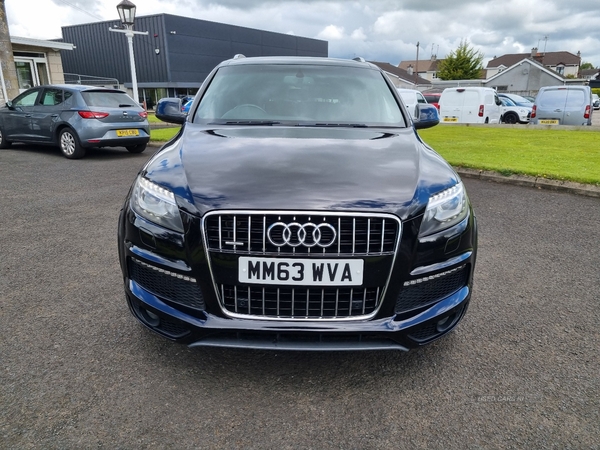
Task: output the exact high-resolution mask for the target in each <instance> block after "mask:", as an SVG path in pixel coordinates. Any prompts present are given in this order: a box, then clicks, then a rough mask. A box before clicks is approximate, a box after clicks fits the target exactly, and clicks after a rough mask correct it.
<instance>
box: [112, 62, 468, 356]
mask: <svg viewBox="0 0 600 450" xmlns="http://www.w3.org/2000/svg"><path fill="white" fill-rule="evenodd" d="M179 103H180V101H179V99H163V100H161V101H160V102H159V105H158V107H157V113H156V115H157V116H158V117H159V118H161V119H163V120H166V121H169V122H179V123H182V128H181V131H180V132H179V133H178V134H177V136H175V138H174V139H172V140H171V141H170V142H168V143H167V144H166V145H165V146H164V147H163V148H162V149H161V150H159V151H158V152H157V153H156V154H155V155H154V156H153V157H152V158H151V159H150V161H148V163H147V164H146V165H145V166H144V167H143V169H142V170H141V171H140V173H139V174H138V176H137V178H136V179H135V181H134V183H133V186H132V188H131V190H130V192H129V194H128V195H127V198H126V200H125V204H124V206H123V210H122V212H121V215H120V219H119V231H118V242H119V257H120V263H121V268H122V271H123V281H124V286H125V295H126V298H127V302H128V304H129V307H130V309H131V312H132V313H133V315H134V316H135V317H136V318H137V319H138V320H139V321H140V322H142V323H143V324H144V325H145V326H146V327H148V328H149V329H151V330H153V331H155V332H156V333H159V334H161V335H162V336H164V337H166V338H169V339H172V340H174V341H178V342H181V343H184V344H186V345H189V346H191V347H194V346H222V347H244V348H261V349H289V350H359V349H365V350H379V349H399V350H408V349H410V348H415V347H419V346H421V345H424V344H427V343H430V342H432V341H434V340H436V339H438V338H440V337H441V336H443V335H445V334H447V333H448V332H450V331H451V330H452V329H453V328H454V327H455V326H456V325H457V324H458V322H459V321H460V320H461V319H462V317H463V316H464V315H465V312H466V310H467V307H468V305H469V301H470V298H471V289H472V282H473V270H474V266H475V258H476V251H477V225H476V224H477V223H476V219H475V216H474V214H473V210H472V207H471V204H470V202H469V199H468V197H467V194H466V191H465V187H464V185H463V183H462V182H461V179H460V178H459V176H458V175H457V174H456V172H455V171H454V170H453V169H452V168H451V167H450V166H449V165H448V163H447V162H446V161H444V159H443V158H442V157H441V156H440V155H439V154H437V153H436V152H435V151H434V150H433V149H431V148H430V147H429V146H428V145H427V144H426V143H424V142H423V141H422V140H421V138H420V137H419V135H418V134H417V131H416V130H417V129H420V128H426V127H430V126H433V125H436V124H437V123H438V121H439V118H438V113H437V110H436V109H435V107H433V106H431V105H419V106H418V107H417V114H416V116H415V117H414V119H411V117H410V115H409V114H408V112H407V111H406V108H405V107H404V105H403V103H402V100H401V98H400V97H399V95H398V94H397V91H396V89H395V86H394V85H393V84H392V83H391V82H390V80H389V79H388V78H387V76H386V75H385V74H384V73H383V72H382V71H381V70H380V69H379V68H378V67H376V66H374V65H372V64H370V63H367V62H365V61H364V60H362V59H359V60H351V61H346V60H336V59H328V58H302V57H277V58H245V57H243V56H241V55H238V56H236V57H235V58H234V59H232V60H228V61H225V62H223V63H221V64H219V65H218V66H217V67H216V68H215V69H214V70H213V71H212V72H211V73H210V75H209V76H208V77H207V79H206V80H205V82H204V83H203V85H202V88H201V89H200V91H199V92H198V94H197V95H196V97H195V100H194V102H193V104H192V106H191V108H190V111H189V113H188V114H187V115H185V114H182V113H181V107H180V104H179Z"/></svg>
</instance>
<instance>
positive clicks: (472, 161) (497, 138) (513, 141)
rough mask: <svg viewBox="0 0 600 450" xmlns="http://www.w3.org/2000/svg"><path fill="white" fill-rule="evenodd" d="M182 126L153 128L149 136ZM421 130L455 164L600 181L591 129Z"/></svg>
mask: <svg viewBox="0 0 600 450" xmlns="http://www.w3.org/2000/svg"><path fill="white" fill-rule="evenodd" d="M178 130H179V128H161V129H153V130H152V132H151V140H152V141H159V142H160V141H168V140H169V139H170V138H171V137H173V136H174V135H175V134H176V133H177V131H178ZM419 134H420V135H421V137H422V138H423V140H424V141H425V142H427V144H429V145H430V146H431V147H433V148H434V149H435V150H436V151H437V152H438V153H440V154H441V155H442V156H443V157H444V158H445V159H446V160H447V161H448V162H449V163H450V164H452V165H453V166H455V167H465V168H470V169H481V170H492V171H495V172H498V173H501V174H503V175H511V174H521V175H531V176H535V177H545V178H549V179H555V180H568V181H576V182H579V183H587V184H597V185H600V133H598V132H593V131H591V130H590V131H587V130H561V129H558V128H554V129H546V128H533V127H526V126H523V127H514V128H509V127H465V126H455V125H438V126H436V127H433V128H429V129H427V130H421V131H419Z"/></svg>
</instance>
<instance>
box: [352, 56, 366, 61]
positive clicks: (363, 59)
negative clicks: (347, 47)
mask: <svg viewBox="0 0 600 450" xmlns="http://www.w3.org/2000/svg"><path fill="white" fill-rule="evenodd" d="M352 61H358V62H367V61H365V58H363V57H362V56H356V57H354V58H352Z"/></svg>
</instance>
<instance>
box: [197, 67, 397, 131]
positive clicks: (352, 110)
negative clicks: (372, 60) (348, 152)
mask: <svg viewBox="0 0 600 450" xmlns="http://www.w3.org/2000/svg"><path fill="white" fill-rule="evenodd" d="M193 121H194V122H196V123H218V124H237V123H257V124H293V125H300V126H301V125H320V126H346V125H349V126H359V127H363V126H393V127H398V126H405V122H404V119H403V116H402V112H401V110H400V107H399V105H398V103H397V101H396V98H395V97H394V95H393V93H392V91H391V90H390V88H389V86H388V84H387V83H386V82H385V80H384V78H383V75H382V74H381V73H380V72H379V71H376V70H372V69H363V68H355V67H347V66H333V65H293V64H289V65H287V64H280V65H278V64H257V65H239V66H226V67H222V68H220V69H219V71H218V72H217V73H216V75H215V77H214V79H213V80H212V81H211V83H210V85H209V87H208V88H207V90H206V92H205V93H204V95H203V97H202V100H201V101H200V105H199V106H198V109H197V111H196V113H195V116H194V119H193Z"/></svg>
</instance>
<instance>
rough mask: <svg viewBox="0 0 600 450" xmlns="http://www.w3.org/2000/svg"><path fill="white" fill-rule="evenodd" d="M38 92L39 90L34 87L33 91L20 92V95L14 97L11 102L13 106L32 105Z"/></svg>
mask: <svg viewBox="0 0 600 450" xmlns="http://www.w3.org/2000/svg"><path fill="white" fill-rule="evenodd" d="M39 92H40V90H39V89H36V90H34V91H31V92H26V93H24V94H21V95H20V96H18V97H17V98H15V101H14V102H13V106H33V104H34V103H35V99H36V98H37V96H38V94H39Z"/></svg>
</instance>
